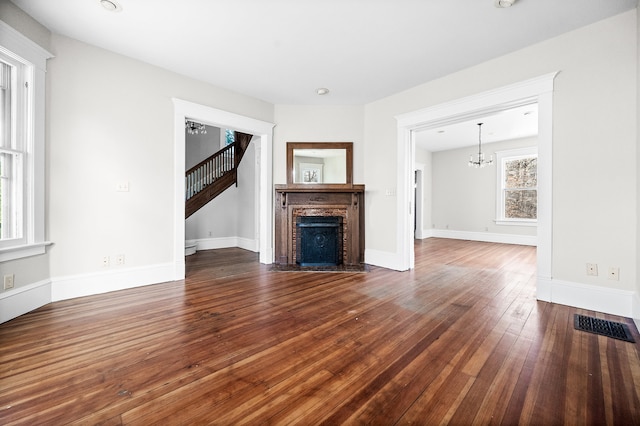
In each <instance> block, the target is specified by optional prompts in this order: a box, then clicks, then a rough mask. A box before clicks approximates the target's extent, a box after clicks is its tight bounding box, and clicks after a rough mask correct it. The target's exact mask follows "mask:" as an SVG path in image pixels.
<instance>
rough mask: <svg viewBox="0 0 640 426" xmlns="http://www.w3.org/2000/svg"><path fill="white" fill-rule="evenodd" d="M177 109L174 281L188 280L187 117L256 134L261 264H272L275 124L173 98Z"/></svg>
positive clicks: (174, 193)
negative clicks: (185, 186) (185, 193)
mask: <svg viewBox="0 0 640 426" xmlns="http://www.w3.org/2000/svg"><path fill="white" fill-rule="evenodd" d="M173 106H174V192H173V199H174V230H173V235H174V241H173V247H174V250H173V276H174V280H181V279H184V277H185V259H184V245H185V211H184V210H185V209H184V207H185V201H184V200H185V197H184V171H185V169H184V165H185V148H186V146H185V143H186V138H185V131H184V122H185V119H186V118H187V117H189V118H190V119H193V120H196V121H198V122H201V123H205V124H207V125H211V126H215V127H220V128H233V129H236V130H238V131H241V132H243V133H248V134H252V135H254V142H255V150H256V159H257V167H258V170H257V179H256V181H257V185H258V191H257V195H256V210H257V211H258V221H257V222H258V224H257V226H258V229H257V236H258V240H259V243H258V247H259V252H260V263H265V264H270V263H272V262H273V242H272V232H271V228H272V214H273V201H272V199H273V197H272V194H271V188H272V187H273V185H272V183H273V182H272V168H273V163H272V160H273V156H272V138H273V126H274V124H273V123H268V122H266V121H261V120H256V119H254V118H250V117H245V116H242V115H238V114H234V113H230V112H227V111H223V110H219V109H216V108H211V107H208V106H205V105H200V104H196V103H193V102H188V101H184V100H182V99H176V98H174V99H173Z"/></svg>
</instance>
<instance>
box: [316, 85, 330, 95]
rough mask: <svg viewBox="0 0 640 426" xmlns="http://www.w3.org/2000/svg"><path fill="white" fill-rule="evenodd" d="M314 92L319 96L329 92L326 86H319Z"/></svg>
mask: <svg viewBox="0 0 640 426" xmlns="http://www.w3.org/2000/svg"><path fill="white" fill-rule="evenodd" d="M316 93H317V94H318V95H320V96H322V95H326V94H327V93H329V89H327V88H326V87H321V88H319V89H316Z"/></svg>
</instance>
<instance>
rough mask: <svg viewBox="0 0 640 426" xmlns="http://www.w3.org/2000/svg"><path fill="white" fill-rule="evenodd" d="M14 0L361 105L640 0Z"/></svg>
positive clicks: (302, 95) (192, 71) (169, 57)
mask: <svg viewBox="0 0 640 426" xmlns="http://www.w3.org/2000/svg"><path fill="white" fill-rule="evenodd" d="M11 1H12V2H13V3H15V4H16V5H17V6H18V7H20V8H21V9H23V10H24V11H26V12H27V13H28V14H29V15H31V16H33V17H34V18H35V19H36V20H38V21H39V22H41V23H42V24H44V25H45V26H46V27H47V28H49V29H50V30H51V31H52V32H54V33H58V34H63V35H65V36H68V37H72V38H75V39H78V40H81V41H84V42H87V43H90V44H93V45H96V46H100V47H103V48H105V49H108V50H111V51H114V52H117V53H121V54H123V55H126V56H130V57H133V58H136V59H139V60H142V61H145V62H148V63H151V64H154V65H157V66H160V67H163V68H166V69H169V70H172V71H175V72H177V73H180V74H184V75H186V76H189V77H192V78H195V79H198V80H202V81H206V82H209V83H212V84H214V85H216V86H220V87H224V88H227V89H230V90H233V91H236V92H239V93H243V94H246V95H249V96H253V97H255V98H258V99H262V100H265V101H267V102H270V103H274V104H320V105H322V104H327V105H329V104H331V105H349V104H351V105H362V104H365V103H367V102H371V101H374V100H376V99H380V98H383V97H385V96H388V95H391V94H394V93H398V92H400V91H403V90H406V89H409V88H411V87H414V86H416V85H419V84H422V83H425V82H427V81H430V80H433V79H436V78H439V77H441V76H444V75H447V74H449V73H452V72H455V71H457V70H460V69H463V68H466V67H469V66H472V65H475V64H478V63H480V62H483V61H486V60H488V59H491V58H494V57H497V56H500V55H503V54H506V53H508V52H511V51H514V50H517V49H520V48H522V47H524V46H527V45H531V44H533V43H536V42H539V41H542V40H545V39H547V38H550V37H554V36H557V35H559V34H561V33H564V32H566V31H570V30H573V29H576V28H578V27H581V26H584V25H587V24H589V23H592V22H595V21H598V20H601V19H604V18H606V17H609V16H612V15H615V14H618V13H621V12H624V11H626V10H630V9H633V8H635V7H636V4H637V0H517V1H516V3H515V4H514V5H513V6H512V7H510V8H505V9H499V8H496V7H494V0H440V1H436V0H179V1H176V0H115V1H117V2H118V3H119V4H120V5H121V6H122V10H121V11H118V12H107V11H105V10H104V9H103V8H102V7H101V5H100V2H99V0H11ZM53 53H55V52H53ZM319 87H327V88H329V89H330V90H331V92H330V93H329V94H328V95H325V96H318V95H316V93H315V90H316V89H317V88H319Z"/></svg>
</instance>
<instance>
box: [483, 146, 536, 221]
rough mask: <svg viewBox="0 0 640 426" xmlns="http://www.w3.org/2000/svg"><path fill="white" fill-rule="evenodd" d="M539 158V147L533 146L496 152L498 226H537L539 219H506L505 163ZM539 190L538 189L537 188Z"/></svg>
mask: <svg viewBox="0 0 640 426" xmlns="http://www.w3.org/2000/svg"><path fill="white" fill-rule="evenodd" d="M534 156H535V157H537V156H538V147H535V146H532V147H527V148H518V149H509V150H505V151H496V219H495V221H494V222H495V224H496V225H504V226H537V225H538V220H537V219H511V218H506V217H504V199H503V194H504V192H503V190H504V188H503V184H504V176H503V170H504V162H505V161H506V160H514V159H519V158H528V157H534ZM536 188H537V187H536Z"/></svg>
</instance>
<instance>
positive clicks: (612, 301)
mask: <svg viewBox="0 0 640 426" xmlns="http://www.w3.org/2000/svg"><path fill="white" fill-rule="evenodd" d="M536 297H537V299H538V300H543V301H545V302H551V303H558V304H560V305H567V306H573V307H574V308H580V309H586V310H589V311H597V312H603V313H606V314H611V315H619V316H622V317H626V318H634V320H635V322H636V325H637V324H638V322H639V321H638V320H637V319H636V318H637V314H636V316H634V307H633V305H634V302H635V303H636V304H638V307H640V300H637V299H638V296H637V294H636V293H634V292H632V291H628V290H618V289H614V288H607V287H601V286H594V285H587V284H581V283H574V282H569V281H561V280H555V279H552V280H546V279H540V278H539V279H538V284H537V294H536Z"/></svg>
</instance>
